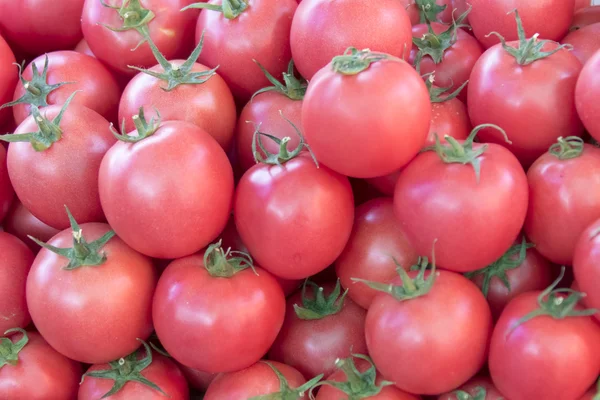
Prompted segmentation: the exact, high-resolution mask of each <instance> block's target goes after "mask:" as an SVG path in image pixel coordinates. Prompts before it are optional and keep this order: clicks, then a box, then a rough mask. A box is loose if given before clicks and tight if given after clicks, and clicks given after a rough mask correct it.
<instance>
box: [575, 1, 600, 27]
mask: <svg viewBox="0 0 600 400" xmlns="http://www.w3.org/2000/svg"><path fill="white" fill-rule="evenodd" d="M599 22H600V5H596V6H589V2H588V4H587V6H586V7H585V8H582V9H580V10H578V11H577V12H576V13H575V15H574V16H573V21H572V22H571V30H573V29H580V28H583V27H584V26H588V25H592V24H596V23H599Z"/></svg>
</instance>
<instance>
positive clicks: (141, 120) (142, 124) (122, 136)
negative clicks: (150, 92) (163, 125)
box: [110, 107, 160, 143]
mask: <svg viewBox="0 0 600 400" xmlns="http://www.w3.org/2000/svg"><path fill="white" fill-rule="evenodd" d="M156 115H157V117H156V119H154V118H152V119H151V120H150V122H148V121H146V116H145V115H144V107H140V111H139V113H138V115H134V116H133V117H131V119H132V120H133V124H134V125H135V129H136V132H137V135H136V136H132V135H128V134H127V133H126V132H125V120H124V119H123V123H122V124H121V132H122V133H119V132H117V130H116V129H115V128H114V126H113V125H112V124H110V131H111V132H112V134H113V136H114V137H116V138H117V139H118V140H120V141H122V142H127V143H137V142H139V141H140V140H144V139H146V138H147V137H150V136H152V135H153V134H154V133H155V132H156V131H157V130H158V128H159V127H160V113H159V112H158V110H156Z"/></svg>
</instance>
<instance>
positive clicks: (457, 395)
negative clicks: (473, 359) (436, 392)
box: [438, 376, 506, 400]
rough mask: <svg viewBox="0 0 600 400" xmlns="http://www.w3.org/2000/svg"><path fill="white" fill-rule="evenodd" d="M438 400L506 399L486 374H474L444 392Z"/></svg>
mask: <svg viewBox="0 0 600 400" xmlns="http://www.w3.org/2000/svg"><path fill="white" fill-rule="evenodd" d="M438 400H506V398H505V397H504V396H503V395H502V393H500V392H499V391H498V389H496V387H495V386H494V383H493V382H492V380H491V379H490V378H489V377H487V376H476V377H475V378H473V379H471V380H469V382H467V383H465V384H464V385H462V386H461V387H459V388H458V389H456V390H454V391H452V392H451V393H445V394H443V395H441V396H440V397H438Z"/></svg>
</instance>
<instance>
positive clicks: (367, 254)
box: [335, 197, 419, 353]
mask: <svg viewBox="0 0 600 400" xmlns="http://www.w3.org/2000/svg"><path fill="white" fill-rule="evenodd" d="M392 257H393V258H394V259H395V260H396V261H397V262H398V264H399V265H401V266H402V267H404V268H405V269H408V268H409V267H410V266H412V265H414V264H415V263H416V262H417V259H418V257H419V255H418V254H417V252H416V251H415V249H414V248H413V247H412V245H411V244H410V242H409V241H408V238H407V237H406V234H405V233H404V231H403V230H402V225H401V223H400V221H398V220H397V219H396V216H395V215H394V203H393V201H392V199H391V198H387V197H381V198H378V199H374V200H371V201H368V202H366V203H364V204H362V205H360V206H358V207H357V208H356V211H355V214H354V225H353V227H352V234H351V235H350V239H349V240H348V243H347V244H346V248H345V249H344V251H343V252H342V254H341V255H340V256H339V257H338V259H337V260H336V261H335V270H336V272H337V275H338V276H339V278H340V281H341V283H342V286H343V287H344V288H345V289H347V290H348V296H349V297H350V298H351V299H352V300H353V301H355V302H356V303H357V304H358V305H360V306H361V307H362V308H364V309H368V308H369V306H370V304H371V302H372V301H373V298H374V297H375V296H376V295H377V294H378V292H377V291H375V290H373V289H371V288H369V287H368V286H367V285H363V284H356V283H354V281H352V278H361V279H366V280H368V281H374V282H390V281H391V280H392V279H393V278H395V277H396V276H398V274H397V273H396V265H395V264H394V261H393V260H392ZM354 353H357V351H354Z"/></svg>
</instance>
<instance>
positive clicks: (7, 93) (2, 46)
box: [0, 35, 19, 133]
mask: <svg viewBox="0 0 600 400" xmlns="http://www.w3.org/2000/svg"><path fill="white" fill-rule="evenodd" d="M15 62H16V60H15V55H14V54H13V52H12V50H11V49H10V47H9V46H8V43H6V41H5V40H4V39H3V38H2V35H0V106H1V105H2V104H4V103H8V102H9V101H11V100H12V96H13V91H14V88H15V86H16V84H17V82H18V81H19V73H18V71H19V70H18V69H17V67H16V65H14V63H15ZM11 114H12V112H11V111H10V108H5V109H2V110H0V125H4V124H5V123H7V122H9V118H10V117H11ZM0 133H4V132H0Z"/></svg>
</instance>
